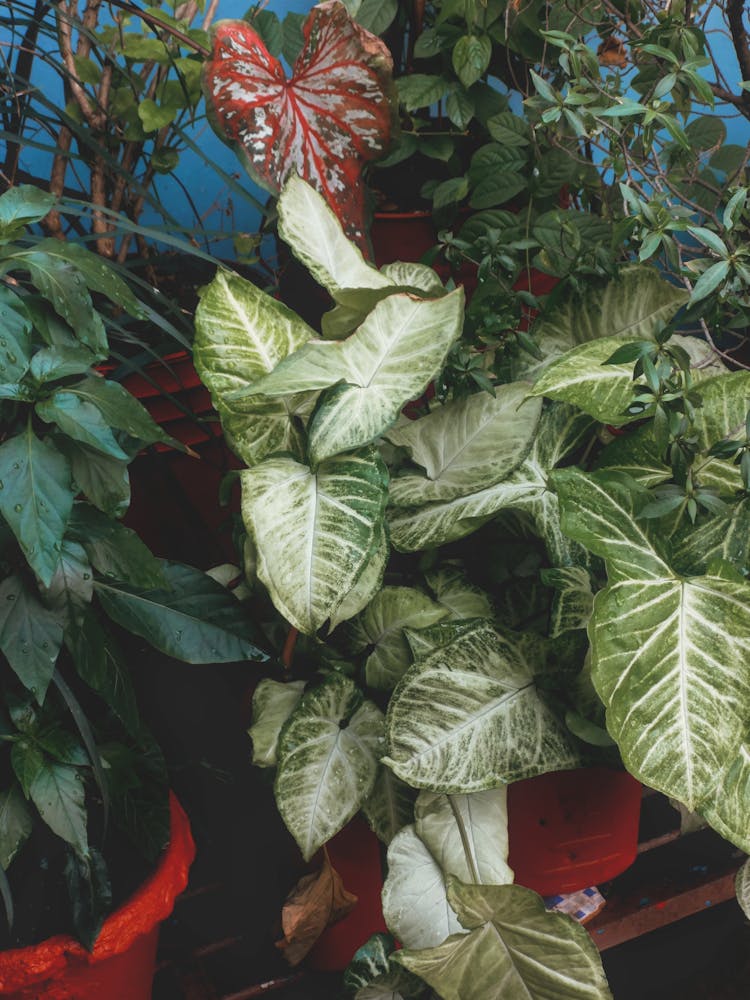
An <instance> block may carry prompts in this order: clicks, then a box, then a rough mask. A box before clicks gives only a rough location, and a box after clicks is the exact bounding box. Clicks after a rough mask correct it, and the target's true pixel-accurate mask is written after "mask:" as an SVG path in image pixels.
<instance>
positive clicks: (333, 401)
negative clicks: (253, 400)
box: [240, 288, 463, 463]
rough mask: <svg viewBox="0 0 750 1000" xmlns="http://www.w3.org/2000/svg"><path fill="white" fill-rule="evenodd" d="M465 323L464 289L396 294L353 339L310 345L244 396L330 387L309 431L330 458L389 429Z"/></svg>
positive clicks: (316, 454)
mask: <svg viewBox="0 0 750 1000" xmlns="http://www.w3.org/2000/svg"><path fill="white" fill-rule="evenodd" d="M462 322H463V290H462V289H460V288H459V289H456V291H454V292H451V293H450V294H448V295H445V296H443V297H442V298H439V299H418V298H414V297H413V296H410V295H403V294H396V295H391V296H389V297H388V298H387V299H383V300H382V301H381V302H379V303H378V304H377V305H376V306H375V308H374V309H373V310H372V312H371V313H370V314H369V315H368V316H367V318H366V320H365V321H364V323H363V324H362V326H360V327H359V329H358V330H357V331H356V332H355V333H353V334H352V335H351V336H350V337H348V338H347V339H346V340H343V341H340V342H335V341H326V340H314V341H309V342H308V343H307V344H305V345H304V346H303V347H301V348H300V349H299V350H298V351H297V352H296V353H294V354H292V355H290V357H289V358H287V359H286V360H285V361H282V362H281V364H279V365H278V366H277V367H276V369H275V370H274V371H273V372H272V373H271V374H270V375H268V376H266V377H265V378H262V379H260V381H258V382H256V383H255V384H254V385H253V386H251V387H250V388H249V389H248V390H247V391H244V390H243V391H242V393H241V396H240V398H245V397H246V396H247V395H248V394H250V395H255V394H262V395H266V396H283V395H289V394H292V393H298V392H305V391H311V390H316V389H327V390H328V391H327V392H325V393H324V394H323V395H322V396H321V398H320V400H319V402H318V406H317V409H316V411H315V414H314V415H313V418H312V420H311V421H310V425H309V427H308V436H309V451H310V456H311V458H312V460H313V462H315V463H317V462H320V461H323V460H324V459H325V458H327V457H329V456H331V455H335V454H338V453H339V452H342V451H348V450H351V449H352V448H357V447H359V446H360V445H363V444H367V443H369V442H370V441H373V440H374V439H375V438H376V437H378V436H379V435H380V434H382V433H383V431H385V430H387V429H388V427H390V426H391V425H392V424H393V423H394V422H395V421H396V420H397V419H398V416H399V413H400V412H401V409H402V407H403V406H404V405H405V404H406V403H408V402H409V400H411V399H415V398H416V397H418V396H420V395H421V394H422V393H423V392H424V390H425V389H426V388H427V386H428V385H429V383H430V382H431V381H432V380H433V379H434V378H435V376H436V375H437V373H438V372H439V371H440V369H441V367H442V365H443V363H444V361H445V358H446V356H447V354H448V351H449V349H450V347H451V344H453V342H454V341H455V340H456V339H457V338H458V337H459V336H460V334H461V326H462Z"/></svg>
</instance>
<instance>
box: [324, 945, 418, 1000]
mask: <svg viewBox="0 0 750 1000" xmlns="http://www.w3.org/2000/svg"><path fill="white" fill-rule="evenodd" d="M395 947H396V942H395V940H394V939H393V937H392V936H391V935H390V934H373V935H372V937H371V938H369V940H367V941H366V942H365V943H364V944H363V945H362V947H361V948H358V949H357V951H356V952H355V953H354V956H353V958H352V960H351V962H350V963H349V965H348V966H347V968H346V970H345V971H344V983H343V985H344V991H345V993H346V995H347V996H350V995H353V997H354V1000H409V998H411V997H420V996H422V995H423V994H424V988H425V987H424V983H423V982H422V980H421V979H418V978H417V977H416V976H413V975H412V974H411V973H410V972H407V970H406V969H404V968H403V967H402V966H399V965H397V966H393V965H392V964H391V961H390V956H391V955H392V953H393V951H394V950H395Z"/></svg>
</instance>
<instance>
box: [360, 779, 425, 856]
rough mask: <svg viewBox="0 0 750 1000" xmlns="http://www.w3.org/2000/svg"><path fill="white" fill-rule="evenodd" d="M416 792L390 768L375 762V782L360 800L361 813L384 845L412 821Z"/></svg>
mask: <svg viewBox="0 0 750 1000" xmlns="http://www.w3.org/2000/svg"><path fill="white" fill-rule="evenodd" d="M416 794H417V793H416V792H415V791H414V789H413V788H410V787H409V785H407V784H406V782H404V781H401V780H400V778H397V777H396V775H395V774H394V773H393V771H391V770H390V769H389V768H387V767H384V766H383V765H382V764H380V765H378V770H377V775H376V777H375V784H374V785H373V788H372V791H371V792H370V794H369V795H368V797H367V798H366V799H365V801H364V802H363V803H362V812H363V813H364V816H365V819H366V820H367V822H368V823H369V824H370V827H371V829H372V830H373V832H374V833H375V834H376V836H377V837H378V838H379V839H380V840H382V841H383V843H384V844H390V842H391V841H392V840H393V838H394V837H395V836H396V834H397V833H398V832H399V830H403V828H404V827H405V826H408V824H409V823H413V822H414V799H415V797H416Z"/></svg>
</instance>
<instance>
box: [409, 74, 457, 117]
mask: <svg viewBox="0 0 750 1000" xmlns="http://www.w3.org/2000/svg"><path fill="white" fill-rule="evenodd" d="M397 86H398V97H399V100H400V102H401V103H402V104H403V106H404V108H405V109H406V110H407V111H418V110H419V109H420V108H428V107H429V106H430V105H431V104H437V103H438V101H441V100H442V99H443V98H444V97H445V95H446V94H447V93H448V91H449V88H450V81H449V80H447V79H446V78H445V77H444V76H433V75H430V74H427V73H409V74H408V75H407V76H402V77H399V79H398V81H397Z"/></svg>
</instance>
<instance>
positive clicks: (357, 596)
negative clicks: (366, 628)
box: [328, 522, 391, 632]
mask: <svg viewBox="0 0 750 1000" xmlns="http://www.w3.org/2000/svg"><path fill="white" fill-rule="evenodd" d="M390 554H391V546H390V542H389V541H388V532H387V531H386V530H385V522H383V524H382V525H381V526H380V531H379V532H378V537H377V540H376V542H375V551H374V553H373V555H372V556H371V557H370V560H369V562H368V563H367V565H366V566H365V568H364V570H363V571H362V573H361V575H360V577H359V579H358V580H357V582H356V583H355V584H354V586H353V587H352V589H351V590H350V591H349V593H348V594H347V595H346V597H345V598H344V600H343V601H342V602H341V604H339V606H338V607H337V608H336V610H335V611H334V613H333V614H332V615H331V621H330V624H329V626H328V631H329V632H333V630H334V629H335V628H337V627H338V626H339V625H340V624H341V623H342V622H345V621H347V620H348V619H349V618H354V616H355V615H358V614H359V613H360V611H362V609H363V608H366V607H367V605H368V604H369V603H370V601H371V600H372V599H373V597H374V596H375V594H377V592H378V591H379V590H380V587H381V586H382V584H383V574H384V573H385V567H386V565H387V563H388V557H389V556H390Z"/></svg>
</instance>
